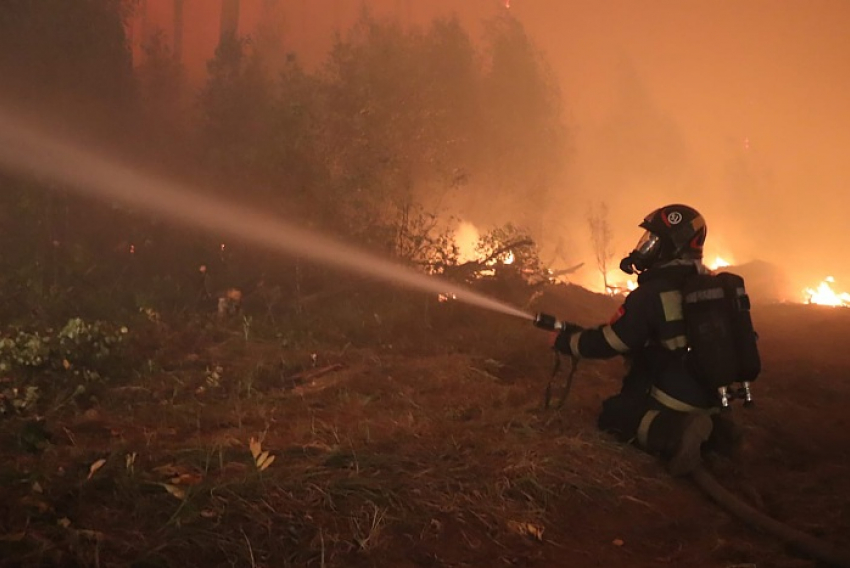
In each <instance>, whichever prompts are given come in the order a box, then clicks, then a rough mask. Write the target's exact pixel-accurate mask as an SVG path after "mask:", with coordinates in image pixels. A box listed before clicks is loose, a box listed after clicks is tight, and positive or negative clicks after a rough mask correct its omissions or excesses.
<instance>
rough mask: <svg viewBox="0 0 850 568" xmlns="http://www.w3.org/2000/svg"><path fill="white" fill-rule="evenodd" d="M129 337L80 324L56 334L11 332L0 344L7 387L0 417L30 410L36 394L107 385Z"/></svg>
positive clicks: (108, 327) (0, 364) (102, 325)
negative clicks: (58, 388)
mask: <svg viewBox="0 0 850 568" xmlns="http://www.w3.org/2000/svg"><path fill="white" fill-rule="evenodd" d="M127 333H128V330H127V328H126V327H120V328H117V327H116V326H114V325H112V324H109V323H106V322H99V321H95V322H86V321H84V320H82V319H80V318H72V319H70V320H68V322H67V323H66V324H65V326H64V327H62V328H61V329H60V330H58V331H56V332H54V331H53V330H50V329H46V330H41V331H38V330H36V331H27V330H22V329H19V330H10V331H9V332H7V334H6V336H5V337H3V338H2V339H0V378H1V379H2V381H3V383H4V384H5V385H6V387H5V388H4V389H3V392H2V396H0V399H2V400H0V402H2V403H3V404H0V413H5V412H9V411H10V410H13V411H17V412H23V411H25V410H30V409H32V407H33V406H34V404H35V402H36V401H37V400H38V396H39V390H40V389H41V388H44V387H46V388H49V389H53V388H55V386H56V385H55V383H62V384H66V385H70V386H71V387H75V388H80V387H82V388H85V385H88V384H90V383H95V382H101V381H106V380H108V378H109V372H110V370H113V369H114V366H115V362H116V359H117V355H118V354H119V350H120V348H121V346H122V344H123V342H124V339H125V336H126V334H127ZM18 385H20V386H18Z"/></svg>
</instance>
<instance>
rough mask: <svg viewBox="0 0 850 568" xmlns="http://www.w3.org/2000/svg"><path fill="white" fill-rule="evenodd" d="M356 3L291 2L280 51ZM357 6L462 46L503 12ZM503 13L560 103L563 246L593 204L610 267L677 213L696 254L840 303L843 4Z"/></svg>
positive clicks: (847, 50) (673, 1)
mask: <svg viewBox="0 0 850 568" xmlns="http://www.w3.org/2000/svg"><path fill="white" fill-rule="evenodd" d="M360 4H361V3H360V2H355V1H354V0H349V1H343V0H315V1H311V2H301V3H298V2H295V3H293V4H292V12H291V14H290V15H289V18H288V21H289V25H290V26H291V30H290V31H291V33H292V35H291V37H292V38H293V41H294V42H296V43H297V44H298V45H297V47H299V48H300V51H302V52H304V53H305V55H306V56H307V57H308V58H309V57H311V56H312V57H314V58H316V59H320V58H321V56H322V50H323V49H326V47H327V45H328V38H327V33H326V32H327V30H328V29H332V28H333V27H334V26H345V25H347V23H348V22H350V21H352V19H353V18H354V17H355V16H356V14H357V12H358V10H359V6H360ZM367 4H368V5H369V7H370V8H371V9H372V10H373V11H374V12H375V13H376V14H379V15H381V14H388V15H395V16H398V17H399V18H401V19H402V20H403V21H407V22H411V23H418V24H422V23H425V22H427V21H428V20H429V19H430V18H432V17H434V16H437V15H446V14H449V13H451V12H455V13H457V14H458V15H460V16H461V18H462V19H463V21H464V22H465V23H467V24H468V25H469V27H470V29H472V30H473V32H475V30H476V27H477V26H478V25H479V22H480V20H481V19H482V18H488V17H492V16H493V15H494V14H497V13H498V12H499V11H501V10H505V9H506V8H505V1H504V0H433V1H430V2H423V1H417V0H407V1H406V0H371V1H370V2H368V3H367ZM510 5H511V7H510V10H511V13H512V14H513V15H514V16H515V17H517V18H518V19H519V20H520V21H521V22H522V23H523V24H524V26H525V27H526V30H527V31H528V33H529V35H530V37H531V38H532V40H533V41H534V43H535V44H536V45H537V46H538V47H539V48H540V50H541V51H542V52H543V53H544V55H545V56H546V58H547V59H548V61H549V63H550V65H551V67H552V70H553V72H554V73H555V75H556V77H557V79H558V81H559V84H560V86H561V90H562V92H563V96H564V106H565V109H566V111H567V113H566V120H567V123H568V126H570V127H571V129H572V131H573V136H574V144H573V154H572V155H569V156H565V157H564V158H565V160H568V162H567V163H568V171H569V172H570V180H569V182H568V184H569V185H568V187H565V188H563V192H558V191H556V192H555V193H554V196H553V200H552V203H551V208H552V209H553V210H554V211H555V212H559V213H560V215H561V216H562V217H563V218H564V219H569V220H572V221H573V224H572V226H573V227H574V229H572V233H573V234H572V235H570V236H571V237H572V239H571V240H584V239H583V238H582V237H584V236H585V234H586V229H585V222H584V217H585V214H586V211H587V206H588V204H589V203H591V202H593V201H605V202H607V203H608V206H609V210H610V215H611V221H612V225H613V231H614V239H615V241H616V245H615V249H616V251H617V254H618V255H619V254H620V253H621V252H622V253H624V252H626V251H627V250H628V249H629V248H631V246H632V244H633V242H634V241H635V240H636V239H637V238H638V236H639V233H640V230H639V229H638V228H637V227H636V225H637V223H638V222H639V221H640V220H641V218H642V217H643V216H644V215H645V214H646V213H648V212H649V211H651V210H652V209H654V208H655V207H656V206H659V205H662V204H665V203H668V202H677V201H678V202H685V203H688V204H691V205H693V206H695V207H697V208H698V209H700V210H701V211H702V212H703V214H704V215H705V216H706V218H707V221H708V224H709V228H710V229H709V240H708V247H707V248H708V253H709V254H710V255H714V254H720V255H722V256H725V257H731V258H732V259H733V260H734V261H735V262H738V263H740V262H746V261H749V260H753V259H762V260H768V261H772V262H775V263H782V264H784V265H785V266H786V269H787V270H788V273H789V277H791V279H792V281H793V284H794V286H796V287H800V288H801V287H803V286H805V285H809V284H815V283H816V282H817V281H819V280H820V279H821V278H823V277H824V276H826V275H828V274H832V275H834V276H835V277H836V278H837V279H838V281H839V282H838V287H839V288H842V289H850V266H847V264H848V263H847V261H848V260H850V254H848V253H847V252H846V247H847V245H848V244H850V223H848V222H847V221H846V216H847V210H848V208H850V181H848V179H850V160H848V159H847V157H846V154H847V153H848V151H850V100H848V97H847V93H850V33H848V32H847V30H850V2H847V1H845V0H782V1H776V0H736V1H734V2H733V1H717V0H689V1H688V2H682V1H681V0H640V1H638V0H606V1H605V2H590V1H565V0H512V1H511V2H510ZM313 28H315V29H313ZM561 195H563V197H562V198H560V196H561ZM577 195H579V196H581V197H580V198H579V200H578V202H577V198H576V196H577ZM545 238H548V239H552V238H553V237H552V236H551V235H548V236H546V237H545ZM618 257H619V256H618ZM842 283H843V284H844V286H842V285H841V284H842Z"/></svg>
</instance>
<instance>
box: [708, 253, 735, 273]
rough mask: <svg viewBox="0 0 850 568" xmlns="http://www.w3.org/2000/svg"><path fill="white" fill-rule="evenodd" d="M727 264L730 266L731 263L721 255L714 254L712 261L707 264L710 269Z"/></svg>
mask: <svg viewBox="0 0 850 568" xmlns="http://www.w3.org/2000/svg"><path fill="white" fill-rule="evenodd" d="M727 266H732V263H731V262H729V261H728V260H726V259H724V258H723V257H721V256H715V257H714V262H711V263H709V264H708V267H709V268H710V269H711V270H717V269H718V268H725V267H727Z"/></svg>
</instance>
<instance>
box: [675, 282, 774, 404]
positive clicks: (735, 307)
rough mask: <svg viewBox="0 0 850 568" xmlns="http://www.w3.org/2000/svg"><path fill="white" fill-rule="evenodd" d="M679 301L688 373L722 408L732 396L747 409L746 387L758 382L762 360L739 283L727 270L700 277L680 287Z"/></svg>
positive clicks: (749, 401)
mask: <svg viewBox="0 0 850 568" xmlns="http://www.w3.org/2000/svg"><path fill="white" fill-rule="evenodd" d="M682 299H683V313H684V318H685V325H686V327H687V332H686V333H687V337H688V365H689V367H690V369H691V371H692V372H693V373H694V375H695V376H696V377H697V379H698V380H699V381H700V382H701V383H702V384H703V385H704V386H705V387H706V388H709V389H712V390H716V391H717V393H718V396H719V398H720V404H721V406H722V407H723V408H728V406H729V401H730V399H734V398H741V399H743V400H744V406H751V405H752V404H753V398H752V392H751V389H750V383H752V382H753V381H755V380H756V378H758V375H759V372H760V371H761V358H760V356H759V351H758V343H757V342H758V334H756V332H755V329H754V328H753V322H752V318H751V316H750V299H749V296H748V295H747V292H746V289H745V287H744V279H743V278H741V277H740V276H738V275H737V274H732V273H730V272H721V273H719V274H699V275H696V276H693V277H691V278H689V279H688V281H687V282H686V283H685V287H684V288H683V290H682ZM736 383H739V384H740V386H738V387H736V386H735V384H736Z"/></svg>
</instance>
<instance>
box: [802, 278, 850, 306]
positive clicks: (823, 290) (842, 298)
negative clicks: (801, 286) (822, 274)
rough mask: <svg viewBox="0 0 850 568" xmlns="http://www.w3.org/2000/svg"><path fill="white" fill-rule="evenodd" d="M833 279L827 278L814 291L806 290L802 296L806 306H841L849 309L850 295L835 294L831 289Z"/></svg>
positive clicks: (833, 282) (843, 293)
mask: <svg viewBox="0 0 850 568" xmlns="http://www.w3.org/2000/svg"><path fill="white" fill-rule="evenodd" d="M833 284H835V278H833V277H832V276H827V277H826V278H825V279H824V280H823V282H821V283H820V284H818V287H817V288H816V289H812V288H806V289H805V291H804V292H803V294H804V295H805V297H806V303H807V304H820V305H823V306H841V307H845V308H850V294H848V293H847V292H841V293H839V292H836V291H835V290H833V289H832V285H833Z"/></svg>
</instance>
